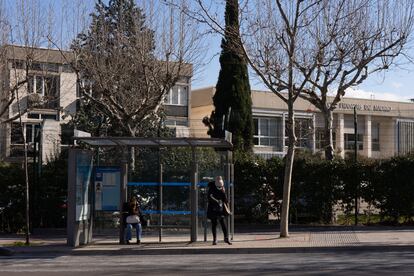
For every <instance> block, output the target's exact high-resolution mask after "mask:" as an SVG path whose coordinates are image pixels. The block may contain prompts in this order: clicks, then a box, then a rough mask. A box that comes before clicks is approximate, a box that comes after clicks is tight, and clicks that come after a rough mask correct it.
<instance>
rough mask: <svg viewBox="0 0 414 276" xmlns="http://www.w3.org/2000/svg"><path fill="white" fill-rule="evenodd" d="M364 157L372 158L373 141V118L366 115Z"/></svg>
mask: <svg viewBox="0 0 414 276" xmlns="http://www.w3.org/2000/svg"><path fill="white" fill-rule="evenodd" d="M363 147H364V150H363V153H364V156H366V157H368V158H370V157H371V156H372V139H371V116H370V115H365V135H364V146H363Z"/></svg>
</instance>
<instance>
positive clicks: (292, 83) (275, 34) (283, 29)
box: [189, 0, 322, 237]
mask: <svg viewBox="0 0 414 276" xmlns="http://www.w3.org/2000/svg"><path fill="white" fill-rule="evenodd" d="M197 2H198V6H199V10H197V11H195V12H189V13H190V14H191V15H192V16H193V17H194V18H197V19H198V20H199V21H200V22H204V23H207V24H208V25H209V26H210V27H211V28H213V29H214V30H215V31H217V32H219V33H223V31H224V29H223V27H222V26H223V25H222V24H221V22H220V20H218V19H217V16H215V12H214V11H212V9H213V8H214V7H216V5H217V3H216V5H213V4H212V3H211V2H209V3H208V4H206V2H207V1H202V0H198V1H197ZM240 6H241V11H240V17H241V18H240V27H241V30H240V34H241V36H240V38H239V37H235V38H234V39H236V40H237V43H235V44H238V45H239V47H237V48H238V51H239V52H240V53H241V54H242V55H243V56H244V57H245V58H246V59H247V61H248V63H249V65H250V66H251V67H252V69H253V70H254V72H255V73H256V74H257V76H258V77H259V78H260V79H261V80H262V82H263V83H264V84H265V85H266V87H267V88H269V89H270V91H272V92H273V93H274V94H275V95H277V96H278V97H279V98H280V99H281V100H282V101H283V102H284V103H285V104H286V105H287V109H288V117H287V122H286V130H287V133H288V138H289V139H288V147H287V154H286V166H285V174H284V184H283V203H282V214H281V225H280V236H281V237H288V236H289V231H288V218H289V203H290V189H291V182H292V167H293V160H294V155H295V143H296V136H295V117H294V103H295V101H296V100H297V98H298V97H299V96H300V94H301V92H302V91H303V90H304V89H307V87H308V86H309V83H308V81H309V77H310V76H311V75H312V73H313V72H314V70H315V69H316V68H317V64H316V61H314V60H312V59H309V58H308V57H307V56H306V55H303V53H304V52H305V49H306V44H305V42H306V38H307V37H308V36H309V30H308V25H309V24H310V23H311V22H313V21H314V20H315V18H317V17H318V16H319V14H320V13H321V7H322V6H321V0H310V1H303V0H296V1H290V0H286V1H284V0H276V1H270V0H268V1H261V2H260V3H258V2H256V1H243V3H242V4H241V5H240ZM297 63H300V64H303V65H304V66H306V68H307V70H308V71H307V73H306V74H302V72H301V71H300V70H299V69H298V67H297V66H296V64H297Z"/></svg>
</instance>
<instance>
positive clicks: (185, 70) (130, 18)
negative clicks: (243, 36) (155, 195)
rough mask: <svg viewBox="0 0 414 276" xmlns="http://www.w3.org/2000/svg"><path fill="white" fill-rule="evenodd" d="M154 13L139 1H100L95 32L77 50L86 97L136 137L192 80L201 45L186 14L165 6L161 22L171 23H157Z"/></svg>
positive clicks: (77, 66) (80, 39)
mask: <svg viewBox="0 0 414 276" xmlns="http://www.w3.org/2000/svg"><path fill="white" fill-rule="evenodd" d="M151 3H152V2H151ZM183 3H184V2H183ZM148 8H149V10H148V13H149V15H146V14H145V13H144V10H143V9H142V8H139V7H137V6H136V5H135V1H133V0H117V1H110V2H109V5H106V4H104V3H103V2H102V1H98V3H97V4H96V9H95V13H93V14H92V22H91V25H90V27H89V29H88V30H87V31H86V32H84V33H81V34H79V36H78V38H77V39H76V40H75V41H74V43H73V45H72V47H71V48H72V50H73V51H74V54H75V59H76V61H75V63H74V64H73V65H74V68H75V71H76V72H77V73H78V74H79V78H80V79H83V80H86V81H85V82H80V84H81V87H82V91H83V92H84V93H83V95H84V97H85V98H86V99H87V100H89V101H91V102H92V103H94V104H95V105H96V106H98V107H99V109H100V110H101V112H103V113H104V114H105V115H106V116H107V117H109V118H110V119H111V121H113V122H114V123H115V124H117V125H119V126H120V127H121V128H122V129H123V131H124V132H125V133H127V134H128V135H131V136H137V135H140V132H139V131H140V126H141V124H142V123H143V122H145V121H146V120H147V119H149V118H151V117H153V116H154V115H156V114H157V112H158V110H159V109H160V107H161V106H162V103H163V100H164V97H165V95H166V94H167V93H168V91H169V90H170V89H171V88H172V87H173V86H174V84H175V83H176V82H177V81H178V80H179V79H180V78H182V77H191V75H192V70H193V68H192V65H191V64H190V63H192V62H196V61H197V60H196V59H197V58H198V54H199V52H198V51H199V48H198V47H199V46H200V45H201V44H200V41H201V40H200V39H201V37H200V35H199V34H198V33H197V30H196V29H195V26H190V25H191V24H190V23H191V22H190V21H189V20H190V19H189V18H188V17H187V16H185V14H184V13H182V12H180V11H178V10H176V9H174V8H170V9H167V10H165V8H166V7H165V6H162V5H160V6H159V7H158V8H159V9H161V8H163V9H164V11H166V14H165V15H164V16H163V17H159V19H163V18H167V16H168V21H163V20H160V21H157V23H155V19H154V18H153V17H154V16H161V13H158V12H156V11H155V9H156V8H157V7H155V6H149V7H148ZM159 22H161V23H159ZM86 84H88V85H91V87H92V90H90V89H88V85H86Z"/></svg>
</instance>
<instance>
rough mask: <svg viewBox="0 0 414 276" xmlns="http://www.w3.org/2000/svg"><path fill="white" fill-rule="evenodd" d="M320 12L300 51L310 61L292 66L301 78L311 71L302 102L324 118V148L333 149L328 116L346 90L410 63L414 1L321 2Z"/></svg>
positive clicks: (301, 61)
mask: <svg viewBox="0 0 414 276" xmlns="http://www.w3.org/2000/svg"><path fill="white" fill-rule="evenodd" d="M322 7H323V9H322V10H321V13H320V16H318V17H317V18H316V20H314V21H313V22H311V24H309V26H308V35H307V37H306V41H305V43H304V45H305V47H304V49H303V50H302V51H301V55H302V56H304V57H305V56H306V59H307V60H308V62H307V61H306V60H298V62H296V64H295V66H296V67H297V68H298V69H299V71H300V72H301V73H302V75H304V76H305V75H309V72H312V74H311V75H310V76H309V81H308V84H307V86H306V88H305V89H303V91H302V94H301V97H302V98H304V99H306V100H308V101H309V102H311V103H312V104H313V105H315V106H316V107H317V108H318V109H319V110H320V111H321V112H322V114H323V115H324V118H325V147H326V148H333V137H332V111H333V110H335V108H336V107H337V104H338V103H339V102H340V101H341V100H342V98H343V97H344V96H345V94H346V90H347V89H348V88H350V87H354V86H358V85H360V84H361V83H363V82H364V81H365V80H366V79H367V78H368V76H369V75H370V74H372V73H374V72H379V71H386V70H388V69H390V68H391V67H392V66H395V65H398V64H399V62H401V60H402V59H401V58H408V59H409V57H408V56H407V52H408V50H409V48H410V39H411V33H412V27H413V19H414V18H413V16H414V13H413V12H414V10H413V7H414V2H412V1H405V0H401V1H384V0H375V1H374V0H364V1H348V0H341V1H326V0H325V1H323V2H322ZM312 63H313V64H314V65H312ZM313 66H316V68H315V69H314V68H313ZM329 95H331V96H332V97H333V98H328V96H329ZM340 150H341V149H340ZM342 150H343V149H342ZM325 152H326V153H327V155H326V157H327V158H328V159H329V157H328V156H329V155H330V154H329V152H328V151H325Z"/></svg>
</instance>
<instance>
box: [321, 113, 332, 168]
mask: <svg viewBox="0 0 414 276" xmlns="http://www.w3.org/2000/svg"><path fill="white" fill-rule="evenodd" d="M322 114H323V116H324V122H325V129H324V134H325V135H324V138H325V139H324V142H323V147H324V149H325V159H326V160H332V159H333V153H334V147H333V135H332V125H333V113H332V110H329V109H326V110H324V111H323V112H322Z"/></svg>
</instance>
